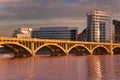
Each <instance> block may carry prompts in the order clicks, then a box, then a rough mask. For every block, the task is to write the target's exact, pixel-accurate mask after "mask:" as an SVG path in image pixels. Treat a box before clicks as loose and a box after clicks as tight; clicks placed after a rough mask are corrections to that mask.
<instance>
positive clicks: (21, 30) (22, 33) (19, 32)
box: [13, 28, 32, 38]
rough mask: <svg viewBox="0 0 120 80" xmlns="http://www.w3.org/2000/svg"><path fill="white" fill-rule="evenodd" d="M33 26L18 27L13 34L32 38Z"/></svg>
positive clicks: (18, 36)
mask: <svg viewBox="0 0 120 80" xmlns="http://www.w3.org/2000/svg"><path fill="white" fill-rule="evenodd" d="M31 31H32V28H18V29H17V30H15V31H14V34H13V36H14V37H17V38H31Z"/></svg>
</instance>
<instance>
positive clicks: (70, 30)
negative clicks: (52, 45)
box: [32, 26, 78, 41]
mask: <svg viewBox="0 0 120 80" xmlns="http://www.w3.org/2000/svg"><path fill="white" fill-rule="evenodd" d="M77 34H78V29H77V27H67V26H57V27H40V28H37V29H33V31H32V37H33V38H41V39H58V40H73V41H75V40H77Z"/></svg>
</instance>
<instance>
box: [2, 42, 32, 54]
mask: <svg viewBox="0 0 120 80" xmlns="http://www.w3.org/2000/svg"><path fill="white" fill-rule="evenodd" d="M0 45H3V46H7V47H8V48H9V49H11V48H10V45H16V46H19V47H21V48H23V49H24V50H25V51H27V52H28V54H29V55H30V56H32V54H31V50H30V49H29V48H28V47H26V46H24V45H22V44H19V43H16V42H2V43H0ZM11 50H13V49H11ZM13 52H14V51H13ZM24 55H26V54H24ZM26 56H27V55H26Z"/></svg>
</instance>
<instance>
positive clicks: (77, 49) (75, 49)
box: [69, 46, 90, 55]
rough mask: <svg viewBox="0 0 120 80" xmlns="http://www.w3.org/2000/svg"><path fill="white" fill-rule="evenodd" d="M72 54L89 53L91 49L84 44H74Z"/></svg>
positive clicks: (70, 52)
mask: <svg viewBox="0 0 120 80" xmlns="http://www.w3.org/2000/svg"><path fill="white" fill-rule="evenodd" d="M69 54H70V55H89V54H90V53H89V51H88V49H87V48H85V47H83V46H74V47H73V48H72V49H71V50H70V51H69Z"/></svg>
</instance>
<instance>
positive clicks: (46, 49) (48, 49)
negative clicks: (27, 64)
mask: <svg viewBox="0 0 120 80" xmlns="http://www.w3.org/2000/svg"><path fill="white" fill-rule="evenodd" d="M36 55H39V56H64V55H66V54H65V52H64V51H62V50H61V49H60V48H59V47H57V46H54V45H47V46H43V47H42V48H40V49H39V50H38V51H37V52H36Z"/></svg>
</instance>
